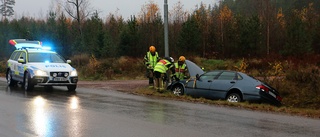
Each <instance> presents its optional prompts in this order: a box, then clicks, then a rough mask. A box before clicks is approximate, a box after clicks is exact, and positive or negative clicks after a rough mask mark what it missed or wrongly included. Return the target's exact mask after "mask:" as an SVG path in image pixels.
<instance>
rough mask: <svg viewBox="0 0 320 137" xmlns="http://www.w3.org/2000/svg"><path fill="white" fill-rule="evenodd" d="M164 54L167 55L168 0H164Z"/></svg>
mask: <svg viewBox="0 0 320 137" xmlns="http://www.w3.org/2000/svg"><path fill="white" fill-rule="evenodd" d="M164 55H165V57H169V41H168V0H164Z"/></svg>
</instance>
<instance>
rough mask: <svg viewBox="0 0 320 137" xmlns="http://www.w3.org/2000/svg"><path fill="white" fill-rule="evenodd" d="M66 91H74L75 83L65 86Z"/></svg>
mask: <svg viewBox="0 0 320 137" xmlns="http://www.w3.org/2000/svg"><path fill="white" fill-rule="evenodd" d="M67 88H68V91H75V90H76V88H77V85H71V86H67Z"/></svg>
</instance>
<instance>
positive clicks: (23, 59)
mask: <svg viewBox="0 0 320 137" xmlns="http://www.w3.org/2000/svg"><path fill="white" fill-rule="evenodd" d="M26 61H27V60H26V52H21V54H20V56H19V58H18V61H17V62H18V63H17V77H18V78H19V79H21V80H23V76H24V70H25V64H26Z"/></svg>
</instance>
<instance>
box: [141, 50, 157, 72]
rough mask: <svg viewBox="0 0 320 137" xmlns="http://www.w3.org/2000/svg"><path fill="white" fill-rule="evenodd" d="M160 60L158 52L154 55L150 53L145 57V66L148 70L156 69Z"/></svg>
mask: <svg viewBox="0 0 320 137" xmlns="http://www.w3.org/2000/svg"><path fill="white" fill-rule="evenodd" d="M158 59H159V55H158V52H155V54H154V55H152V54H151V52H150V51H148V52H147V54H146V56H145V57H144V61H145V65H146V66H147V68H148V69H154V67H155V66H156V64H157V61H158Z"/></svg>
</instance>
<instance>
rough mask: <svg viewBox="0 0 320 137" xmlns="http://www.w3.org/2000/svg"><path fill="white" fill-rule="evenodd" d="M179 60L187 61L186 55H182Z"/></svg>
mask: <svg viewBox="0 0 320 137" xmlns="http://www.w3.org/2000/svg"><path fill="white" fill-rule="evenodd" d="M178 61H181V62H185V61H186V57H184V56H180V57H179V60H178Z"/></svg>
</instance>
